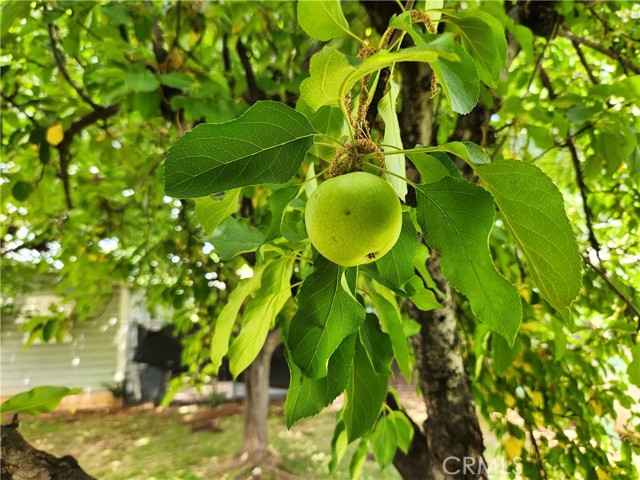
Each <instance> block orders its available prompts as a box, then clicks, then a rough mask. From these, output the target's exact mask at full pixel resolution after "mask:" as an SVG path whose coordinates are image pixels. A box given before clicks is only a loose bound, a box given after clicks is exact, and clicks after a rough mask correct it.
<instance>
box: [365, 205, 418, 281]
mask: <svg viewBox="0 0 640 480" xmlns="http://www.w3.org/2000/svg"><path fill="white" fill-rule="evenodd" d="M418 244H419V242H418V233H417V232H416V229H415V227H414V226H413V221H412V220H411V216H410V215H409V213H408V212H404V213H403V214H402V230H401V231H400V237H398V241H397V242H396V244H395V245H394V246H393V248H392V249H391V250H390V251H389V252H388V253H387V254H386V255H385V256H383V257H382V258H380V259H379V260H378V261H376V262H375V265H376V268H377V269H378V273H379V275H380V277H382V278H383V279H384V280H385V281H386V282H388V283H389V284H391V285H393V286H394V287H397V288H402V286H403V285H404V284H405V283H407V281H408V280H409V279H410V278H411V277H413V275H414V273H413V258H414V257H415V254H416V250H417V249H418Z"/></svg>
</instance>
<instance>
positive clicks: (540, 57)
mask: <svg viewBox="0 0 640 480" xmlns="http://www.w3.org/2000/svg"><path fill="white" fill-rule="evenodd" d="M559 26H560V17H558V18H557V19H556V22H555V24H554V25H553V28H552V29H551V32H549V37H548V38H547V39H546V40H547V41H546V42H545V44H544V47H543V48H542V52H540V55H538V58H537V59H536V64H535V66H534V68H533V72H531V77H530V78H529V83H528V85H527V90H526V92H525V97H526V96H528V95H529V92H530V91H531V85H532V84H533V81H534V80H535V78H536V76H537V75H538V74H539V71H540V69H541V68H540V66H541V65H542V60H543V59H544V56H545V54H546V52H547V48H549V44H550V43H551V39H552V38H554V37H555V36H556V34H557V32H558V27H559ZM523 104H524V102H520V105H519V106H518V109H517V111H516V113H515V115H514V116H515V117H517V116H518V114H519V113H520V109H522V105H523ZM515 124H516V122H513V123H512V124H511V125H515ZM510 130H511V128H509V129H507V131H506V132H505V134H504V136H505V138H503V139H502V140H501V141H500V143H499V144H498V146H497V147H496V149H495V150H494V151H493V153H492V154H491V161H493V160H494V159H495V158H496V157H497V156H498V155H499V154H500V152H501V151H502V148H503V147H504V145H505V144H506V143H507V138H506V137H508V136H509V131H510Z"/></svg>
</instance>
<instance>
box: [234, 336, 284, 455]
mask: <svg viewBox="0 0 640 480" xmlns="http://www.w3.org/2000/svg"><path fill="white" fill-rule="evenodd" d="M281 342H282V337H281V335H280V332H279V331H278V330H274V331H272V332H271V333H269V336H268V337H267V340H266V342H265V344H264V346H263V347H262V350H260V353H259V354H258V356H257V357H256V359H255V360H254V361H253V363H252V364H251V365H250V366H249V368H248V369H247V371H246V373H245V385H246V393H245V400H244V401H245V414H244V438H243V443H244V445H243V450H244V453H245V454H247V455H249V458H261V457H264V456H265V455H266V454H267V447H268V445H269V443H268V438H269V432H268V421H269V370H270V368H271V356H272V355H273V352H274V350H275V349H276V347H277V346H278V345H279V344H280V343H281Z"/></svg>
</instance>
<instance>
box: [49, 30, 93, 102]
mask: <svg viewBox="0 0 640 480" xmlns="http://www.w3.org/2000/svg"><path fill="white" fill-rule="evenodd" d="M48 27H49V40H50V42H51V50H52V51H53V56H54V58H55V60H56V65H57V66H58V70H60V73H62V76H63V77H64V78H65V79H66V80H67V82H68V83H69V85H71V88H73V89H74V90H75V91H76V93H77V94H78V95H79V96H80V98H82V100H84V101H85V103H87V104H88V105H90V106H91V108H93V109H94V110H101V109H102V107H101V106H100V105H98V104H97V103H95V102H94V101H93V100H91V97H89V95H88V94H87V93H85V91H84V90H83V89H82V88H81V87H80V86H78V84H77V83H76V82H75V81H74V80H73V78H71V75H69V72H68V71H67V67H65V64H64V56H63V53H62V51H61V50H60V48H58V43H59V42H58V39H57V35H56V26H55V24H53V23H50V24H49V25H48Z"/></svg>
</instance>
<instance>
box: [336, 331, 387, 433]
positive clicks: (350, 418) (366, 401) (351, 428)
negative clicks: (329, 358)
mask: <svg viewBox="0 0 640 480" xmlns="http://www.w3.org/2000/svg"><path fill="white" fill-rule="evenodd" d="M388 378H389V377H388V376H387V375H380V374H378V373H376V371H375V368H374V366H373V365H372V364H371V360H370V359H369V356H368V355H367V351H366V349H365V347H364V346H363V345H362V343H361V341H360V338H358V339H357V340H356V352H355V357H354V359H353V369H352V370H351V376H350V379H349V384H348V385H347V389H346V390H345V405H344V414H343V418H344V423H345V425H346V427H347V437H348V439H349V442H352V441H353V440H355V439H356V438H358V437H361V436H363V435H364V434H365V433H367V432H368V431H369V430H371V427H373V424H374V423H375V421H376V418H378V413H379V412H380V408H381V407H382V402H383V401H384V397H385V394H386V393H387V381H388Z"/></svg>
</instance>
